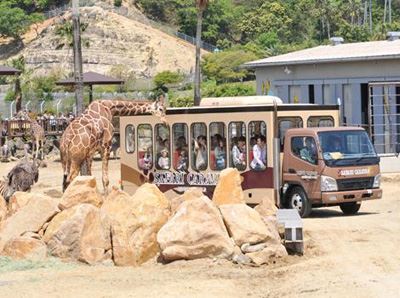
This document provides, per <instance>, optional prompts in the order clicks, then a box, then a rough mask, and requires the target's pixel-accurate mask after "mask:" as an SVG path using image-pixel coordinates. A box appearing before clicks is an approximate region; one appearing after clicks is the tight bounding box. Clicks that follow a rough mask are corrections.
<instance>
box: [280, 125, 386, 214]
mask: <svg viewBox="0 0 400 298" xmlns="http://www.w3.org/2000/svg"><path fill="white" fill-rule="evenodd" d="M380 177H381V175H380V169H379V157H378V155H377V154H376V152H375V149H374V147H373V145H372V143H371V141H370V139H369V136H368V134H367V133H366V131H365V130H364V129H362V128H359V127H325V128H323V127H317V128H294V129H289V130H288V131H287V132H286V135H285V140H284V150H283V163H282V190H281V198H282V200H281V202H282V204H283V205H284V207H287V208H294V209H297V210H298V211H299V213H300V215H301V216H302V217H307V216H308V215H309V214H310V213H311V210H312V208H317V207H324V206H340V208H341V210H342V211H343V213H345V214H355V213H357V212H358V210H359V209H360V206H361V202H362V201H364V200H374V199H380V198H382V190H381V189H380Z"/></svg>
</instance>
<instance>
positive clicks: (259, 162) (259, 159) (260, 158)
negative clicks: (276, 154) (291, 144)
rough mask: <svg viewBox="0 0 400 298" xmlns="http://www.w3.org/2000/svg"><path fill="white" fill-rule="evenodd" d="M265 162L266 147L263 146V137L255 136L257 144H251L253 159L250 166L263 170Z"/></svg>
mask: <svg viewBox="0 0 400 298" xmlns="http://www.w3.org/2000/svg"><path fill="white" fill-rule="evenodd" d="M266 163H267V149H266V146H265V137H264V136H263V135H261V136H259V137H258V138H257V144H255V145H254V146H253V160H252V161H251V164H250V166H251V168H252V169H253V170H256V171H262V170H265V168H266Z"/></svg>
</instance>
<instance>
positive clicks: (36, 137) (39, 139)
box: [17, 110, 46, 159]
mask: <svg viewBox="0 0 400 298" xmlns="http://www.w3.org/2000/svg"><path fill="white" fill-rule="evenodd" d="M17 116H18V117H20V118H21V119H23V120H27V121H28V122H29V124H30V127H31V129H30V130H31V136H32V139H33V140H32V146H33V148H32V155H34V154H33V152H35V155H34V156H35V158H36V159H37V158H38V156H39V150H40V158H41V159H43V157H44V156H43V143H44V140H45V138H46V137H45V133H44V129H43V127H42V126H41V125H40V124H39V123H38V122H37V121H36V120H35V119H32V118H31V117H30V116H29V114H28V113H27V112H26V111H22V110H21V111H19V112H18V114H17Z"/></svg>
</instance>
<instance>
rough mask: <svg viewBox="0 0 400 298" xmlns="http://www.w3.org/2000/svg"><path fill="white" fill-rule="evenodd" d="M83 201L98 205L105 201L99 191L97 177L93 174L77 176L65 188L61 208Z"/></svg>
mask: <svg viewBox="0 0 400 298" xmlns="http://www.w3.org/2000/svg"><path fill="white" fill-rule="evenodd" d="M83 203H87V204H92V205H94V206H96V207H100V205H101V204H102V203H103V199H102V198H101V196H100V194H99V193H98V191H97V186H96V178H95V177H93V176H77V177H76V178H75V179H74V180H73V181H72V182H71V184H70V185H69V186H68V188H67V189H66V190H65V192H64V195H63V196H62V198H61V202H60V205H59V208H60V209H61V210H64V209H68V208H71V207H72V206H75V205H78V204H83Z"/></svg>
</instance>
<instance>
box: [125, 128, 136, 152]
mask: <svg viewBox="0 0 400 298" xmlns="http://www.w3.org/2000/svg"><path fill="white" fill-rule="evenodd" d="M126 142H127V144H126V151H127V152H128V153H132V152H133V151H134V150H135V143H134V137H133V128H132V126H129V127H128V132H127V136H126Z"/></svg>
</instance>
